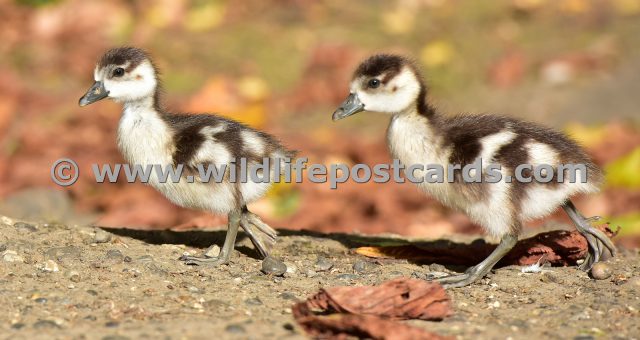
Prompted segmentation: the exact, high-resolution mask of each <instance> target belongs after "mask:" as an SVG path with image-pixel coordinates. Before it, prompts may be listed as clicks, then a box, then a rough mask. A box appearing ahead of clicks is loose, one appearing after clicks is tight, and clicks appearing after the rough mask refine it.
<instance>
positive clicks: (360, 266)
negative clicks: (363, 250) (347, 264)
mask: <svg viewBox="0 0 640 340" xmlns="http://www.w3.org/2000/svg"><path fill="white" fill-rule="evenodd" d="M365 270H367V262H365V261H362V260H358V261H356V262H355V263H354V264H353V271H354V272H356V273H362V272H364V271H365Z"/></svg>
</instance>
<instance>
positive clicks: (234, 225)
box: [180, 211, 240, 266]
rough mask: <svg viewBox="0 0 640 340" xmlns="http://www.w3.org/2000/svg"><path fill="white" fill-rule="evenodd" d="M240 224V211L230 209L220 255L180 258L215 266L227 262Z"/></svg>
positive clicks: (188, 261) (193, 262)
mask: <svg viewBox="0 0 640 340" xmlns="http://www.w3.org/2000/svg"><path fill="white" fill-rule="evenodd" d="M239 226H240V211H232V212H230V213H229V227H228V230H227V236H226V237H225V239H224V245H223V246H222V249H221V250H220V255H218V256H217V257H196V256H182V257H181V258H180V260H183V261H184V262H185V263H186V264H197V265H209V266H217V265H221V264H226V263H229V258H230V257H231V253H232V252H233V249H234V247H235V243H236V236H237V235H238V228H239Z"/></svg>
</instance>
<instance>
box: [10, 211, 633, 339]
mask: <svg viewBox="0 0 640 340" xmlns="http://www.w3.org/2000/svg"><path fill="white" fill-rule="evenodd" d="M0 221H1V222H0V253H1V254H2V258H1V259H0V289H1V292H0V304H1V305H2V306H3V313H0V333H1V334H2V335H1V337H2V338H7V339H8V338H11V339H33V338H59V339H84V338H87V339H136V338H143V339H144V338H154V339H157V338H163V339H206V338H212V337H215V338H240V339H265V338H290V339H297V338H305V337H306V336H305V335H304V333H303V331H302V330H301V329H300V328H299V327H298V326H297V325H296V323H295V321H294V320H293V318H292V316H291V306H292V305H293V304H294V303H295V301H297V300H300V299H304V298H306V297H307V296H309V295H311V294H313V293H315V292H316V291H317V290H318V289H319V288H321V287H329V286H336V285H371V284H377V283H381V282H383V281H386V280H389V279H392V278H395V277H398V276H411V275H412V274H413V273H425V272H427V271H429V270H436V271H442V270H446V269H443V268H444V267H442V266H440V265H437V264H432V265H430V266H427V265H419V264H414V263H410V262H407V261H405V260H382V261H375V260H371V259H367V258H364V257H362V256H359V255H355V254H354V253H353V252H352V251H351V250H352V249H353V248H354V247H357V246H358V245H362V244H363V243H366V242H367V238H368V237H364V236H357V235H336V234H329V235H322V234H313V233H306V232H293V231H284V230H283V231H282V232H281V234H282V235H281V237H280V238H279V241H278V244H277V246H276V248H275V249H274V253H273V254H274V256H276V257H278V258H281V259H283V260H284V262H285V263H286V264H287V265H288V267H289V272H287V273H286V274H285V275H284V277H272V276H268V275H265V274H262V273H261V272H260V268H261V261H260V260H258V259H257V254H256V253H255V252H254V250H253V248H252V246H251V243H250V242H249V240H248V239H246V238H242V237H241V238H240V239H239V241H238V245H237V251H236V252H234V256H233V259H232V263H231V264H230V265H225V266H221V267H216V268H211V267H195V266H187V265H184V264H183V263H181V262H180V261H178V260H177V259H178V258H179V257H180V256H181V255H182V254H183V253H184V252H189V253H191V254H200V253H201V252H202V250H203V249H204V248H206V246H208V245H209V244H211V243H213V242H216V243H218V244H221V243H222V240H223V238H224V231H222V230H213V231H191V232H170V231H154V232H149V231H135V230H124V229H109V230H106V231H105V230H103V229H98V228H93V227H80V226H65V225H54V224H31V223H25V222H16V221H13V220H11V219H8V218H6V217H4V218H2V219H1V220H0ZM319 257H320V258H319ZM639 258H640V256H639V254H638V251H637V250H634V251H631V250H622V251H621V254H620V256H619V257H617V258H615V259H614V260H612V261H611V263H610V266H611V268H612V269H613V275H612V276H611V277H610V278H608V279H605V280H593V279H591V278H589V277H588V276H587V274H586V273H583V272H581V271H579V270H577V269H576V268H549V271H546V272H544V273H534V274H523V273H522V272H521V268H519V267H505V268H500V269H497V270H495V271H494V272H493V273H492V274H491V275H490V276H489V277H487V278H485V279H484V280H482V282H479V283H477V284H474V285H472V286H469V287H465V288H459V289H453V290H450V291H449V294H450V295H451V297H452V300H453V307H454V310H455V314H454V315H453V316H452V317H450V318H448V319H446V320H444V321H442V322H426V321H410V322H409V323H410V324H412V325H415V326H418V327H424V328H425V329H428V330H430V331H433V332H437V333H439V334H442V335H452V336H455V337H457V338H460V339H478V338H482V339H509V338H511V339H530V338H561V339H570V338H573V339H591V338H604V339H634V338H640V321H639V320H640V312H639V311H640V261H638V260H639ZM329 267H330V268H329ZM453 269H460V268H453Z"/></svg>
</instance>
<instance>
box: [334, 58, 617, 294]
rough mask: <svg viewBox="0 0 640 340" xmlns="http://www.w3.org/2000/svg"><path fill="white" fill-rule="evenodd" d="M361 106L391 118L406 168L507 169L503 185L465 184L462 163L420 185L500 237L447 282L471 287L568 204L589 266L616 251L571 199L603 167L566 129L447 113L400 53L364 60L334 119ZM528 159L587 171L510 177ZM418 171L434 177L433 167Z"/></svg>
mask: <svg viewBox="0 0 640 340" xmlns="http://www.w3.org/2000/svg"><path fill="white" fill-rule="evenodd" d="M361 111H373V112H381V113H387V114H390V115H391V122H390V124H389V128H388V130H387V144H388V146H389V149H390V152H391V155H392V156H393V158H394V159H398V160H399V161H400V162H401V163H402V164H403V165H405V166H406V167H407V168H406V169H408V167H409V166H410V165H413V164H422V165H439V166H441V167H442V168H443V169H447V173H448V172H449V171H450V169H449V168H450V167H452V166H455V165H458V166H460V167H464V166H466V165H469V164H473V163H475V162H478V160H481V163H479V164H482V166H481V168H480V169H481V174H482V176H483V177H482V178H483V179H484V178H485V177H484V176H485V175H487V174H489V169H488V166H490V165H497V166H499V172H500V178H501V180H500V181H497V182H496V183H488V181H483V182H480V183H475V182H470V181H463V179H464V177H463V176H464V175H463V174H462V172H461V171H460V169H459V168H458V169H457V170H456V169H455V168H454V172H453V174H454V176H453V178H452V180H445V181H442V182H440V181H439V182H438V183H429V181H420V183H419V184H418V186H419V188H420V189H421V190H422V191H424V192H425V193H427V194H430V195H431V196H433V197H434V198H435V199H437V200H438V201H439V202H441V203H442V204H444V205H446V206H448V207H451V208H454V209H457V210H461V211H463V212H465V213H466V214H467V215H468V216H469V218H470V219H471V220H472V221H474V222H475V223H477V224H479V225H480V226H482V227H483V229H484V230H485V231H486V232H487V233H489V234H491V235H492V236H494V237H498V238H500V243H499V245H498V247H497V248H496V249H495V250H494V251H493V252H492V253H491V254H490V255H489V256H488V257H487V258H486V259H484V260H483V261H482V262H480V263H479V264H478V265H476V266H473V267H470V268H469V269H468V270H467V271H466V272H465V273H463V274H457V275H451V276H447V277H441V278H437V279H435V280H436V281H438V282H440V283H441V284H443V285H444V286H445V287H447V288H450V287H462V286H466V285H469V284H471V283H472V282H474V281H476V280H478V279H480V278H482V277H484V276H485V275H486V274H487V273H488V272H489V271H490V270H491V269H492V268H493V267H494V265H495V264H496V263H498V261H500V259H501V258H502V257H504V256H505V255H506V254H507V253H508V252H509V251H510V250H511V249H512V248H513V247H514V245H515V244H516V242H517V240H518V235H519V234H520V233H521V230H522V225H523V223H524V222H526V221H529V220H532V219H536V218H540V217H544V216H546V215H549V214H550V213H552V212H553V211H555V210H556V209H557V208H558V207H562V208H563V209H564V211H565V212H566V213H567V214H568V215H569V217H570V218H571V220H572V221H573V223H574V224H575V226H576V229H577V230H578V231H579V232H580V233H581V234H582V235H583V236H584V237H585V238H586V240H587V242H588V246H589V251H588V254H587V256H586V258H585V261H584V262H583V264H582V265H581V269H583V270H589V269H590V268H591V267H592V266H593V264H594V263H596V262H598V261H600V260H602V259H605V258H607V257H610V256H614V255H615V253H616V249H615V246H614V245H613V243H612V242H611V240H610V239H609V238H608V237H607V236H606V235H605V234H604V233H603V232H602V231H600V230H599V229H597V228H595V227H594V226H592V225H591V223H590V221H591V220H593V218H585V217H583V216H582V215H581V214H580V213H579V212H578V210H577V209H576V207H575V206H574V205H573V203H572V202H571V200H570V198H571V197H572V196H574V195H577V194H581V193H593V192H597V191H598V187H599V185H600V183H601V182H602V178H603V176H602V172H601V170H600V169H599V168H598V167H597V166H596V165H595V164H593V162H592V161H591V160H590V159H589V157H588V156H587V155H586V153H585V152H584V151H583V150H582V149H581V147H579V146H578V145H577V144H576V143H575V142H573V141H572V140H570V139H569V138H567V137H566V136H564V135H563V134H561V133H559V132H556V131H553V130H551V129H549V128H546V127H542V126H539V125H536V124H533V123H529V122H524V121H520V120H516V119H512V118H506V117H501V116H492V115H459V116H454V117H445V116H443V115H441V114H440V113H438V112H436V110H435V109H434V107H433V106H431V105H430V104H429V103H428V102H427V87H426V86H425V82H424V80H423V77H422V75H421V74H420V72H419V71H418V68H417V67H416V65H415V64H414V63H413V62H412V61H410V60H408V59H407V58H404V57H402V56H398V55H388V54H380V55H374V56H372V57H369V58H368V59H366V60H365V61H364V62H362V63H361V64H360V66H359V67H358V68H357V69H356V71H355V73H354V75H353V78H352V81H351V84H350V94H349V96H348V97H347V99H346V100H345V101H344V102H343V103H342V104H341V105H340V107H339V108H338V109H337V110H336V111H335V112H334V113H333V120H334V121H337V120H339V119H342V118H345V117H348V116H351V115H353V114H355V113H358V112H361ZM521 164H527V165H531V166H533V167H535V166H537V165H540V164H548V165H551V166H552V167H553V169H554V170H557V169H558V167H559V166H560V165H563V164H566V165H568V164H574V165H584V171H583V172H586V173H581V171H580V169H578V170H577V171H576V176H575V178H577V179H578V181H576V182H575V183H570V182H569V181H564V182H561V181H557V180H556V178H557V177H558V174H557V173H554V174H553V175H554V177H553V180H552V181H550V182H545V181H538V180H536V179H534V178H532V176H531V174H532V173H531V172H528V173H527V172H526V171H523V172H522V174H523V175H524V176H528V178H529V179H531V181H530V182H528V183H527V182H526V181H521V182H520V181H516V180H513V181H510V180H509V178H508V177H507V176H511V178H515V177H513V176H514V171H515V170H516V167H518V166H519V165H521ZM566 170H568V169H566ZM405 172H406V171H405ZM494 174H495V173H494ZM412 175H413V177H414V178H421V177H420V176H425V175H427V177H428V176H429V175H428V170H427V171H426V172H425V171H420V170H418V171H415V172H413V173H412ZM470 175H471V171H470ZM407 176H409V174H407ZM423 178H424V177H423ZM564 178H565V179H567V178H569V174H568V173H566V174H565V176H564ZM581 178H585V179H586V180H580V179H581Z"/></svg>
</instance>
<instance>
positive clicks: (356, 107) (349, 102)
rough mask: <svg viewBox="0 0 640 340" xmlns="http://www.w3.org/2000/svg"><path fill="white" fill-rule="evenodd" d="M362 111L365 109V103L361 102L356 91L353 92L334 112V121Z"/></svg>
mask: <svg viewBox="0 0 640 340" xmlns="http://www.w3.org/2000/svg"><path fill="white" fill-rule="evenodd" d="M360 111H364V104H362V102H360V98H358V95H357V94H355V93H352V94H350V95H349V97H347V99H345V100H344V102H342V104H340V107H339V108H338V109H337V110H336V111H335V112H334V113H333V121H336V120H340V119H342V118H345V117H349V116H351V115H353V114H356V113H358V112H360Z"/></svg>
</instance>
